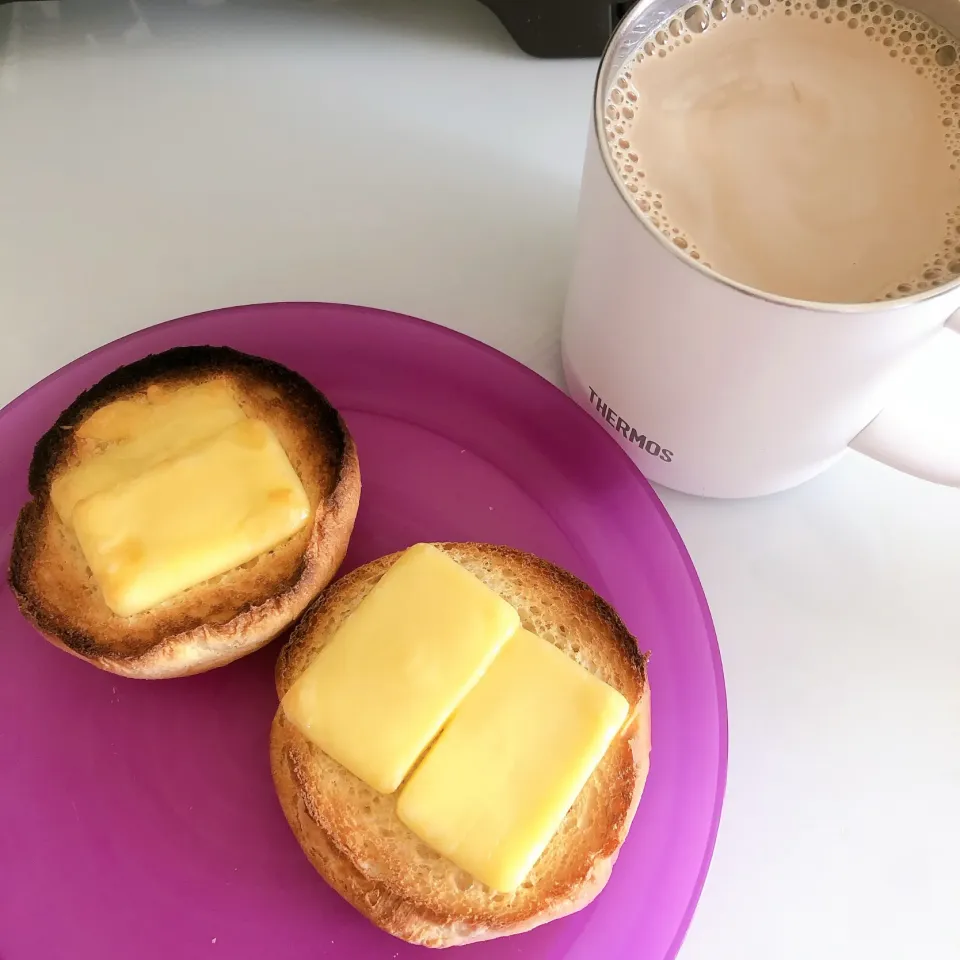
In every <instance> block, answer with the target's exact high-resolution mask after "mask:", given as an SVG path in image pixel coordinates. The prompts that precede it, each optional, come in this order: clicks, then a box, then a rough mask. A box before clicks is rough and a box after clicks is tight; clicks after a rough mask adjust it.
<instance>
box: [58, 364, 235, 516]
mask: <svg viewBox="0 0 960 960" xmlns="http://www.w3.org/2000/svg"><path fill="white" fill-rule="evenodd" d="M243 419H245V417H244V413H243V410H242V409H241V408H240V405H239V404H238V403H237V401H236V399H235V397H234V395H233V392H232V391H231V389H230V387H229V385H228V384H227V383H225V382H223V381H221V380H210V381H207V382H206V383H199V384H188V385H185V386H182V387H177V388H166V389H165V388H163V387H156V386H150V387H148V388H147V389H146V390H145V391H144V392H143V393H142V394H140V395H138V396H136V397H128V398H124V399H123V400H116V401H114V402H113V403H108V404H107V405H106V406H104V407H101V408H100V409H99V410H97V411H96V413H94V414H92V415H91V416H90V417H88V418H87V420H85V421H84V422H83V423H82V424H81V425H80V426H79V427H78V428H77V431H76V441H77V445H78V447H79V448H80V457H81V459H80V462H79V463H77V464H75V465H74V466H73V467H71V468H70V469H68V470H66V471H64V473H63V474H61V475H60V476H58V477H57V478H56V479H55V480H54V481H53V484H52V486H51V489H50V497H51V499H52V501H53V505H54V508H55V509H56V511H57V513H58V514H59V515H60V518H61V519H62V520H63V522H64V523H66V524H70V523H72V521H73V511H74V508H75V507H76V505H77V504H78V503H80V501H81V500H86V499H87V497H90V496H93V494H95V493H100V492H101V491H102V490H107V489H109V488H110V487H113V486H115V485H116V484H118V483H120V482H121V481H123V480H129V479H130V478H131V477H135V476H137V475H138V474H140V473H143V472H144V471H145V470H149V469H150V468H151V467H154V466H156V465H157V464H158V463H161V462H163V461H164V460H169V459H171V458H173V457H175V456H177V455H179V454H180V453H182V452H183V451H184V450H187V449H189V448H190V447H192V446H193V445H194V444H196V443H198V442H199V441H201V440H205V439H207V438H209V437H212V436H215V435H216V434H218V433H220V432H221V431H222V430H224V429H226V428H227V427H229V426H230V425H231V424H234V423H237V422H239V421H240V420H243Z"/></svg>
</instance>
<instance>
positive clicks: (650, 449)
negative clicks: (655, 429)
mask: <svg viewBox="0 0 960 960" xmlns="http://www.w3.org/2000/svg"><path fill="white" fill-rule="evenodd" d="M589 389H590V402H591V403H592V404H593V405H594V406H595V407H596V408H597V413H599V414H600V416H601V417H603V419H604V420H606V421H607V423H609V424H610V426H611V427H613V429H614V430H616V431H617V433H620V434H622V435H623V436H624V437H626V439H627V440H629V441H630V443H635V444H636V445H637V446H638V447H640V449H641V450H643V451H645V452H646V453H649V454H650V456H651V457H659V458H660V459H661V460H662V461H663V462H664V463H670V462H671V461H672V460H673V451H672V450H667V449H665V448H664V447H661V446H660V444H659V443H657V441H656V440H648V439H647V435H646V434H644V433H639V432H638V431H637V430H635V429H634V428H633V427H631V426H630V424H629V423H627V421H626V420H624V419H623V417H621V416H619V415H618V414H617V411H616V410H614V409H613V407H610V406H607V404H605V403H604V402H603V400H601V399H600V394H598V393H597V391H596V390H594V389H593V387H590V388H589Z"/></svg>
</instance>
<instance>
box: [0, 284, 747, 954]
mask: <svg viewBox="0 0 960 960" xmlns="http://www.w3.org/2000/svg"><path fill="white" fill-rule="evenodd" d="M305 307H306V308H321V309H330V308H334V309H337V310H339V311H342V312H343V313H349V314H353V315H354V318H355V320H359V321H363V320H365V319H366V317H368V316H369V315H370V314H379V315H380V316H381V317H389V318H390V319H391V320H392V321H393V322H395V323H397V324H403V325H407V326H415V327H421V328H429V329H430V330H431V333H432V334H433V335H435V336H436V337H438V338H446V339H448V340H451V341H458V342H460V343H461V344H462V345H463V346H466V347H469V348H470V349H473V350H476V351H478V352H480V353H483V354H486V355H487V356H489V357H490V358H491V359H494V360H496V361H498V362H499V363H501V364H503V365H504V366H507V367H510V368H512V369H513V370H514V372H515V373H516V374H517V375H519V376H524V377H526V378H527V380H529V381H530V382H535V383H537V384H538V387H539V388H546V389H549V390H557V391H559V392H560V393H561V394H562V395H563V396H564V397H565V398H566V399H567V401H568V402H569V404H570V406H571V408H572V409H573V410H575V411H576V413H577V415H579V416H581V417H586V418H587V420H589V421H590V423H591V425H592V426H594V427H595V426H596V425H595V424H594V422H593V419H592V418H591V417H590V415H589V414H588V413H587V412H586V411H585V410H583V409H582V408H581V407H580V406H579V405H578V404H577V403H575V402H574V401H573V400H572V399H571V398H570V397H568V396H567V394H566V393H564V391H562V390H560V388H559V387H557V386H556V385H555V384H553V383H551V382H550V381H549V380H547V379H546V377H543V376H541V375H540V374H539V373H537V372H536V371H535V370H532V369H531V368H530V367H528V366H526V365H525V364H523V363H521V362H520V361H519V360H516V359H514V358H513V357H511V356H509V354H506V353H504V352H503V351H502V350H498V349H497V348H496V347H493V346H490V344H487V343H484V342H483V341H482V340H477V339H476V338H475V337H471V336H469V335H468V334H465V333H461V332H460V331H458V330H453V329H451V328H450V327H445V326H443V325H442V324H439V323H434V322H433V321H430V320H424V319H422V318H421V317H414V316H410V315H409V314H405V313H397V312H396V311H393V310H382V309H380V308H378V307H367V306H362V305H360V304H341V303H333V302H327V301H311V300H282V301H264V302H255V303H246V304H238V305H234V306H229V307H218V308H216V309H213V310H203V311H201V312H199V313H191V314H187V315H185V316H183V317H176V318H174V319H172V320H164V321H161V322H160V323H156V324H151V325H150V326H147V327H143V328H141V329H139V330H135V331H133V332H132V333H128V334H125V335H124V336H122V337H117V338H115V339H113V340H109V341H107V342H106V343H104V344H101V345H100V346H99V347H95V348H94V349H92V350H89V351H88V352H87V353H85V354H83V355H82V356H80V357H77V358H76V359H75V360H71V361H70V362H69V363H66V364H64V365H63V366H62V367H59V368H58V369H57V370H54V371H53V372H52V373H50V374H48V375H47V376H45V377H44V378H43V379H41V380H38V381H37V382H36V383H35V384H33V385H32V386H30V387H28V388H27V389H26V390H24V391H23V392H22V393H20V394H19V395H18V396H16V397H14V398H13V399H12V400H11V401H10V402H9V403H7V404H6V405H5V406H3V407H2V408H0V428H2V426H3V421H4V419H5V417H6V415H7V414H9V413H12V412H13V411H14V410H15V409H17V408H18V407H19V406H20V405H21V404H23V403H26V402H27V401H29V400H30V399H31V398H32V396H33V395H34V394H35V393H37V392H39V391H41V390H42V389H43V388H45V387H47V386H48V385H50V384H52V383H55V382H56V381H57V380H59V379H60V377H61V376H63V375H65V374H66V373H67V372H68V371H69V370H71V369H73V368H74V367H77V366H80V365H81V364H83V363H85V362H86V361H88V360H90V359H92V358H93V357H95V356H97V355H99V354H101V353H103V352H105V351H107V350H109V349H111V348H112V347H114V346H116V345H118V344H121V343H128V342H134V341H136V340H140V339H147V338H149V337H150V336H152V335H154V334H155V332H156V331H157V330H159V329H161V328H166V327H169V326H174V325H176V326H184V327H186V326H192V325H193V324H195V323H199V322H202V321H203V320H206V319H207V318H211V317H215V316H217V315H219V314H223V313H230V314H233V315H234V316H240V315H243V314H246V313H256V312H257V311H261V310H264V309H270V310H285V309H291V308H292V309H303V308H305ZM610 444H611V446H612V448H614V449H615V450H616V452H617V454H618V455H619V456H621V457H625V458H626V459H627V460H629V459H630V458H629V456H628V454H627V453H626V451H624V450H623V449H622V448H621V447H620V446H619V444H616V443H614V442H613V441H612V440H610ZM631 467H633V471H632V472H633V475H634V476H635V478H636V483H637V488H638V492H640V493H642V494H643V496H644V497H645V498H646V499H647V501H648V502H649V503H651V504H652V505H653V506H654V508H655V509H656V510H657V513H658V515H659V518H660V522H661V523H662V524H663V525H664V526H665V527H666V529H667V531H668V533H669V534H670V538H671V540H672V541H673V545H674V547H675V549H676V550H677V552H678V554H679V556H680V558H681V559H682V561H683V565H684V568H685V569H686V572H687V575H688V576H689V577H690V581H691V583H692V585H693V587H694V591H695V593H696V596H697V603H698V605H699V608H700V616H701V617H702V619H703V624H704V628H705V630H706V634H707V638H708V639H709V641H710V656H711V660H712V665H713V672H714V678H715V685H716V693H717V708H718V710H717V713H718V726H719V733H720V743H719V745H718V747H719V750H718V758H717V787H716V795H715V798H714V805H713V814H712V819H711V825H710V831H709V834H708V837H707V843H706V846H705V849H704V854H703V861H702V862H701V865H700V870H699V873H698V875H697V879H696V882H695V883H694V887H693V890H692V891H691V894H690V900H689V902H688V904H687V907H686V909H685V910H684V913H683V916H682V917H681V919H680V923H679V926H678V928H677V933H676V935H675V937H674V938H673V941H672V942H671V944H670V947H669V949H668V952H667V954H666V956H665V957H664V960H675V958H676V956H677V954H678V953H679V951H680V948H681V946H682V945H683V941H684V939H685V937H686V935H687V931H688V930H689V929H690V924H691V922H692V921H693V916H694V913H695V912H696V909H697V905H698V903H699V901H700V896H701V894H702V892H703V886H704V884H705V883H706V879H707V874H708V872H709V870H710V864H711V861H712V860H713V854H714V850H715V848H716V842H717V833H718V832H719V829H720V816H721V811H722V809H723V801H724V796H725V793H726V786H727V768H728V757H729V720H728V715H727V692H726V684H725V682H724V672H723V661H722V658H721V656H720V647H719V644H718V642H717V634H716V629H715V627H714V623H713V617H712V615H711V613H710V608H709V605H708V604H707V598H706V594H705V593H704V591H703V585H702V584H701V582H700V576H699V574H698V573H697V570H696V567H695V566H694V565H693V560H692V559H691V558H690V554H689V552H688V551H687V548H686V545H685V544H684V542H683V539H682V538H681V536H680V532H679V531H678V530H677V528H676V525H675V524H674V522H673V520H672V519H671V517H670V514H669V513H668V512H667V509H666V507H664V505H663V502H662V501H661V500H660V498H659V497H658V496H657V494H656V491H655V490H654V489H653V487H652V486H651V484H650V482H649V481H648V480H647V479H646V477H644V476H643V474H642V473H641V472H640V470H639V469H638V468H637V467H635V466H634V465H633V463H632V461H631Z"/></svg>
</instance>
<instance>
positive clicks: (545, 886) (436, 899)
mask: <svg viewBox="0 0 960 960" xmlns="http://www.w3.org/2000/svg"><path fill="white" fill-rule="evenodd" d="M436 546H438V547H439V548H440V549H441V550H443V551H444V552H446V553H447V554H448V555H449V556H451V557H452V558H453V559H455V560H456V561H457V562H458V563H460V564H461V565H462V566H463V567H465V568H466V569H467V570H469V571H470V572H471V573H473V574H474V575H475V576H477V577H478V578H479V579H480V580H481V581H483V582H484V583H485V584H486V585H487V586H488V587H490V588H491V589H493V590H494V591H495V592H497V593H498V594H500V595H501V596H502V597H503V598H504V599H505V600H507V601H508V602H509V603H510V604H512V605H513V606H514V607H515V608H516V609H517V611H518V612H519V614H520V620H521V624H522V625H523V626H524V627H526V628H527V629H529V630H531V631H533V632H534V633H537V634H539V635H540V636H541V637H543V638H544V639H547V640H549V641H551V642H552V643H553V644H555V645H556V646H557V647H559V648H560V649H561V650H563V651H564V652H565V653H566V654H567V655H568V656H570V657H571V658H572V659H574V660H576V661H577V662H578V663H579V664H581V665H582V666H584V667H585V668H586V669H588V670H589V671H590V672H591V673H593V674H595V675H596V676H598V677H599V678H600V679H602V680H604V681H605V682H606V683H608V684H610V685H611V686H612V687H614V688H615V689H616V690H618V691H619V692H620V693H621V694H622V695H623V696H624V697H625V698H626V700H627V702H628V704H629V710H630V712H629V714H628V719H627V721H626V723H625V724H624V726H623V727H622V728H621V730H620V732H619V734H618V735H617V736H616V737H615V738H614V740H613V742H612V743H611V744H610V746H609V748H608V749H607V751H606V753H605V755H604V757H603V759H602V760H601V761H600V763H599V765H598V766H597V767H596V769H595V770H594V772H593V774H592V775H591V777H590V779H589V780H588V782H587V784H586V786H585V787H584V788H583V789H582V790H581V792H580V794H579V796H578V798H577V800H576V801H575V803H574V804H573V806H572V808H571V809H570V810H569V812H568V813H567V815H566V817H565V819H564V820H563V822H562V824H561V825H560V828H559V829H558V831H557V832H556V834H555V835H554V837H553V839H552V840H551V841H550V843H549V845H548V846H547V848H546V850H545V851H544V853H543V854H542V856H541V857H540V859H539V860H538V861H537V863H536V864H535V866H534V867H533V870H532V871H531V873H530V874H529V875H528V876H527V878H526V880H525V881H524V882H523V883H522V885H521V886H520V887H518V888H517V889H516V890H514V891H513V892H512V893H498V892H496V891H494V890H492V889H491V888H489V887H487V886H485V885H484V884H482V883H480V882H478V881H477V880H475V879H473V878H471V877H470V876H469V875H468V874H465V873H464V871H462V870H460V869H459V868H458V867H457V866H455V865H454V864H453V863H451V862H450V861H449V860H447V859H445V858H444V857H442V856H440V855H439V854H437V853H435V852H433V851H432V850H431V849H430V848H429V847H427V846H426V845H425V844H424V843H423V842H422V841H421V840H420V839H418V837H417V836H415V835H414V834H413V833H412V832H411V831H410V830H409V829H408V828H407V827H406V826H405V825H404V824H403V823H402V822H401V820H400V818H399V817H398V815H397V797H398V793H399V792H395V793H393V794H389V795H384V794H380V793H378V792H376V791H375V790H373V789H372V788H371V787H369V786H367V785H366V784H365V783H364V782H363V781H361V780H359V779H358V778H357V777H355V776H353V774H351V773H349V772H348V771H347V770H346V769H345V768H343V767H342V766H340V764H338V763H337V762H336V761H335V760H333V759H332V758H330V757H329V756H328V755H327V754H325V753H324V752H323V751H322V750H321V749H320V748H319V747H317V746H315V745H314V744H313V743H311V742H310V741H308V740H307V739H306V738H305V737H304V736H303V735H302V734H301V733H300V731H299V730H298V729H297V728H296V727H295V726H294V725H293V723H292V722H291V721H290V720H289V719H287V717H286V716H285V714H284V712H283V708H282V707H281V708H280V709H279V710H278V711H277V713H276V716H275V718H274V721H273V727H272V730H271V741H270V751H271V767H272V771H273V778H274V783H275V786H276V790H277V794H278V796H279V798H280V804H281V806H282V808H283V812H284V814H285V815H286V818H287V821H288V822H289V824H290V827H291V829H292V830H293V833H294V835H295V836H296V838H297V840H298V841H299V843H300V846H301V847H302V848H303V850H304V852H305V853H306V855H307V857H308V858H309V860H310V862H311V863H312V864H313V866H314V867H315V868H316V869H317V871H318V872H319V873H320V874H321V876H322V877H323V878H324V880H326V882H327V883H328V884H329V885H330V886H331V887H333V889H334V890H336V891H337V892H338V893H339V894H340V895H341V896H343V897H344V898H345V899H346V900H347V901H349V902H350V903H351V904H352V905H353V906H354V907H356V908H357V909H358V910H359V911H360V912H361V913H362V914H364V915H365V916H366V917H367V918H368V919H370V920H371V921H373V923H375V924H376V925H377V926H379V927H381V928H382V929H383V930H386V931H387V932H388V933H391V934H393V935H394V936H396V937H399V938H401V939H403V940H406V941H409V942H411V943H416V944H422V945H424V946H429V947H449V946H455V945H458V944H465V943H472V942H475V941H480V940H489V939H492V938H495V937H501V936H506V935H509V934H514V933H520V932H522V931H525V930H530V929H532V928H534V927H537V926H539V925H540V924H543V923H546V922H547V921H549V920H554V919H556V918H559V917H562V916H566V915H567V914H570V913H574V912H576V911H577V910H580V909H582V908H583V907H585V906H586V905H587V904H588V903H590V901H591V900H593V899H594V897H596V896H597V894H598V893H600V891H601V890H602V889H603V887H604V885H605V884H606V882H607V880H608V879H609V877H610V873H611V870H612V868H613V865H614V862H615V861H616V859H617V854H618V852H619V850H620V846H621V844H622V843H623V841H624V839H625V837H626V835H627V830H628V829H629V827H630V824H631V822H632V820H633V817H634V814H635V812H636V810H637V805H638V804H639V802H640V795H641V793H642V791H643V786H644V783H645V781H646V776H647V771H648V769H649V754H650V693H649V687H648V683H647V675H646V656H645V655H644V654H642V653H640V651H639V650H638V648H637V644H636V641H635V640H634V638H633V637H632V636H631V635H630V634H629V632H628V631H627V629H626V627H625V626H624V624H623V623H622V621H621V620H620V618H619V617H618V616H617V614H616V613H615V612H614V610H613V609H611V607H610V606H609V605H608V604H607V603H605V602H604V601H603V600H602V599H600V597H598V596H597V595H596V594H595V593H594V592H593V591H592V590H591V589H590V588H589V587H588V586H586V584H584V583H582V582H581V581H579V580H578V579H576V578H575V577H573V576H572V575H571V574H569V573H567V572H565V571H564V570H561V569H559V568H558V567H556V566H554V565H553V564H550V563H547V562H546V561H544V560H541V559H539V558H537V557H534V556H532V555H530V554H526V553H523V552H521V551H518V550H514V549H511V548H507V547H499V546H490V545H487V544H479V543H459V544H454V543H447V544H436ZM398 557H399V554H395V555H392V556H388V557H384V558H382V559H380V560H376V561H374V562H372V563H369V564H367V565H366V566H363V567H360V568H359V569H357V570H355V571H353V572H352V573H350V574H349V575H347V576H346V577H344V578H342V579H341V580H339V581H337V582H335V583H333V584H332V585H331V586H330V587H329V588H328V589H327V590H326V591H325V592H324V593H323V594H322V595H321V596H320V597H319V598H318V599H317V600H316V601H315V603H314V604H313V606H311V607H310V609H309V610H308V611H307V613H306V614H305V615H304V617H303V618H302V620H301V621H300V623H299V624H298V625H297V627H296V628H295V629H294V631H293V633H292V634H291V637H290V639H289V640H288V641H287V643H286V644H285V645H284V648H283V650H282V651H281V654H280V658H279V661H278V663H277V670H276V680H277V693H278V694H279V696H280V698H281V700H282V699H283V696H284V694H286V692H287V691H288V690H289V689H290V687H291V686H292V685H293V683H294V682H295V681H296V680H297V678H298V677H299V676H300V675H301V674H302V673H303V671H304V670H305V669H306V668H307V666H308V665H309V664H310V663H311V662H312V660H313V659H314V657H316V655H317V654H318V653H319V652H320V650H321V649H322V648H323V646H324V645H325V644H326V643H327V642H328V641H329V640H330V638H331V637H332V636H333V635H334V634H335V632H336V631H337V629H338V628H339V626H340V624H341V623H342V622H343V621H344V619H345V618H346V617H347V616H348V615H349V614H350V613H351V612H352V611H353V610H354V609H355V608H356V607H357V605H358V604H359V603H360V601H361V600H362V599H363V598H364V597H365V596H366V594H367V593H368V592H369V591H370V590H371V588H372V587H373V586H374V584H375V583H376V582H377V581H378V580H379V579H380V577H381V576H382V575H383V574H384V573H385V572H386V571H387V570H388V569H389V568H390V566H391V565H392V564H393V563H394V562H395V561H396V560H397V558H398Z"/></svg>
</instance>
